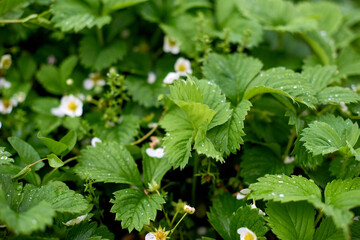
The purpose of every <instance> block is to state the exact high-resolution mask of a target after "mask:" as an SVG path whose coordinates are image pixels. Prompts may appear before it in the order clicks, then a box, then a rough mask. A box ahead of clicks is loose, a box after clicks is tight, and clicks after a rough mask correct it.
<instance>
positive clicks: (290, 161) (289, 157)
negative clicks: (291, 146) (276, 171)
mask: <svg viewBox="0 0 360 240" xmlns="http://www.w3.org/2000/svg"><path fill="white" fill-rule="evenodd" d="M294 161H295V157H294V156H286V158H285V160H284V163H285V164H290V163H293V162H294Z"/></svg>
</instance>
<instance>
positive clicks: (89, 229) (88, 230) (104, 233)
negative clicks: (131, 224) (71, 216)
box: [66, 221, 114, 240]
mask: <svg viewBox="0 0 360 240" xmlns="http://www.w3.org/2000/svg"><path fill="white" fill-rule="evenodd" d="M66 239H68V240H80V239H90V240H101V239H104V240H105V239H106V240H113V239H114V234H113V233H111V232H110V231H109V230H108V229H107V227H106V226H105V225H102V226H100V227H98V226H97V223H96V222H91V223H88V222H86V221H84V222H81V223H79V224H75V225H74V226H73V227H71V229H70V230H69V232H68V233H67V235H66Z"/></svg>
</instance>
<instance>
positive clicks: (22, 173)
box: [11, 166, 31, 179]
mask: <svg viewBox="0 0 360 240" xmlns="http://www.w3.org/2000/svg"><path fill="white" fill-rule="evenodd" d="M29 172H31V168H29V167H28V166H26V167H24V168H23V169H21V170H20V171H19V172H18V173H17V174H15V175H13V176H12V177H11V179H21V178H23V177H25V176H26V174H28V173H29Z"/></svg>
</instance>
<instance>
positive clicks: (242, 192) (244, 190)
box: [240, 188, 251, 195]
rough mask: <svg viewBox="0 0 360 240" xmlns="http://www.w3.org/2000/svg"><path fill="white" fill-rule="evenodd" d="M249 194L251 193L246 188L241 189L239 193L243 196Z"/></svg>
mask: <svg viewBox="0 0 360 240" xmlns="http://www.w3.org/2000/svg"><path fill="white" fill-rule="evenodd" d="M250 192H251V190H250V189H248V188H244V189H241V191H240V193H241V194H245V195H249V194H250Z"/></svg>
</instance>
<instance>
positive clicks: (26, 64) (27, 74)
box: [0, 14, 37, 82]
mask: <svg viewBox="0 0 360 240" xmlns="http://www.w3.org/2000/svg"><path fill="white" fill-rule="evenodd" d="M0 15H1V14H0ZM17 64H18V67H19V72H20V74H21V76H22V79H24V81H26V82H29V81H30V80H31V78H32V77H33V75H34V74H35V72H36V70H37V66H36V61H35V60H34V58H32V57H30V56H28V55H23V56H21V57H20V58H19V59H17Z"/></svg>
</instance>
